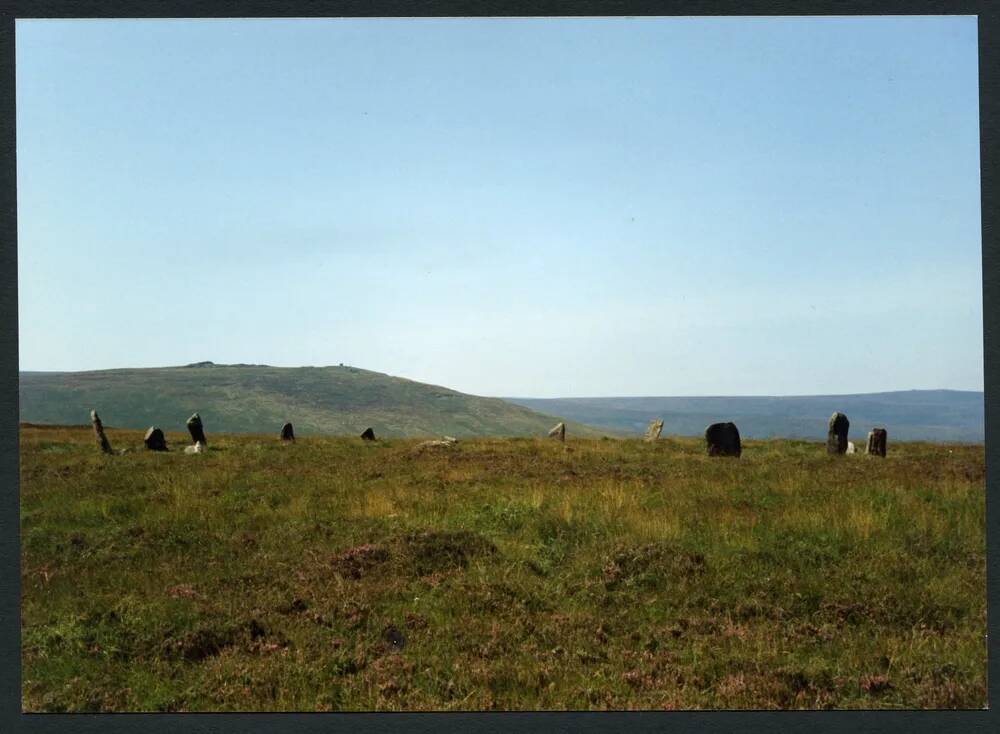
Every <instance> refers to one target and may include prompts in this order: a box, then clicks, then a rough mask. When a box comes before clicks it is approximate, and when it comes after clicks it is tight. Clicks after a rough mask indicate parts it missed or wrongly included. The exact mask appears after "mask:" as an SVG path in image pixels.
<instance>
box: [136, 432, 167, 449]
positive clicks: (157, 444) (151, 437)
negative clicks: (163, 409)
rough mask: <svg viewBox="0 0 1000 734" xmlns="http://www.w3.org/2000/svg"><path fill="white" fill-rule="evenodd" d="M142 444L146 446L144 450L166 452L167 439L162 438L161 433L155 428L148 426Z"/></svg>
mask: <svg viewBox="0 0 1000 734" xmlns="http://www.w3.org/2000/svg"><path fill="white" fill-rule="evenodd" d="M142 442H143V443H144V444H145V445H146V448H147V449H149V450H150V451H166V450H167V439H166V438H164V437H163V431H161V430H160V429H159V428H157V427H156V426H150V427H149V429H148V430H147V431H146V435H145V437H143V439H142Z"/></svg>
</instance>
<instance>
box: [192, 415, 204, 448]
mask: <svg viewBox="0 0 1000 734" xmlns="http://www.w3.org/2000/svg"><path fill="white" fill-rule="evenodd" d="M187 429H188V433H190V434H191V440H192V441H194V442H195V443H198V442H199V441H200V442H201V443H202V444H203V445H205V446H207V445H208V439H206V438H205V426H204V425H202V422H201V416H200V415H198V414H197V413H195V414H194V415H193V416H191V417H190V418H188V419H187Z"/></svg>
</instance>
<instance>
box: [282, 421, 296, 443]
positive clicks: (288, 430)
mask: <svg viewBox="0 0 1000 734" xmlns="http://www.w3.org/2000/svg"><path fill="white" fill-rule="evenodd" d="M281 440H282V441H294V440H295V431H294V430H293V429H292V424H291V423H285V425H283V426H282V427H281Z"/></svg>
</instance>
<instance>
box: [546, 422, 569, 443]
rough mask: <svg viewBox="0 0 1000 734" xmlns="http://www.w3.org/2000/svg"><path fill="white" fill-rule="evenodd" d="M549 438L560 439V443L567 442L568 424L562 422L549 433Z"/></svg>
mask: <svg viewBox="0 0 1000 734" xmlns="http://www.w3.org/2000/svg"><path fill="white" fill-rule="evenodd" d="M549 438H558V439H559V440H560V441H565V440H566V424H565V423H563V422H562V421H560V422H559V423H556V424H555V426H553V427H552V430H551V431H549Z"/></svg>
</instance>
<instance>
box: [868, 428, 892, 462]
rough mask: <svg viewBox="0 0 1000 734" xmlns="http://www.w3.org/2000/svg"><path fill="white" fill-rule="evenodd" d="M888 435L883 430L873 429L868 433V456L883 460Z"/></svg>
mask: <svg viewBox="0 0 1000 734" xmlns="http://www.w3.org/2000/svg"><path fill="white" fill-rule="evenodd" d="M887 439H888V433H887V432H886V430H885V429H884V428H873V429H871V431H869V433H868V455H869V456H881V457H882V458H885V446H886V441H887Z"/></svg>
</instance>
